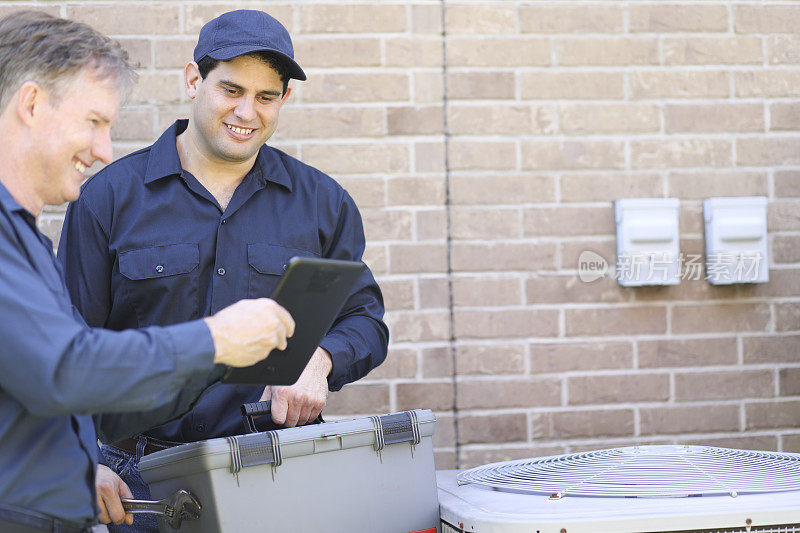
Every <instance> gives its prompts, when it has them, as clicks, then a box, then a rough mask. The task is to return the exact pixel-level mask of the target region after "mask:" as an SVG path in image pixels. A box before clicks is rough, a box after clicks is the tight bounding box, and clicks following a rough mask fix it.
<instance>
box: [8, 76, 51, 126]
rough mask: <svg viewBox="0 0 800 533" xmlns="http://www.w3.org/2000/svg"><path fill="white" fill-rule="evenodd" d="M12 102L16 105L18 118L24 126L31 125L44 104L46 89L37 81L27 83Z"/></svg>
mask: <svg viewBox="0 0 800 533" xmlns="http://www.w3.org/2000/svg"><path fill="white" fill-rule="evenodd" d="M12 98H15V99H16V100H12V102H14V103H15V104H16V108H17V116H18V117H19V119H20V120H21V121H22V122H23V123H24V124H27V125H29V124H31V123H32V121H33V120H34V118H35V117H36V113H37V111H38V110H39V107H40V106H41V105H42V104H44V98H45V94H44V89H43V88H42V86H41V85H39V84H38V83H36V82H35V81H26V82H25V83H23V84H22V86H21V87H20V88H19V89H17V93H16V96H15V97H12Z"/></svg>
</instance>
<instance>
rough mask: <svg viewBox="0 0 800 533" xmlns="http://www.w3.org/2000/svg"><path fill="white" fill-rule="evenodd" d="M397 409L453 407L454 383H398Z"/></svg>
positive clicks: (436, 409) (444, 408) (435, 409)
mask: <svg viewBox="0 0 800 533" xmlns="http://www.w3.org/2000/svg"><path fill="white" fill-rule="evenodd" d="M396 390H397V410H398V411H407V410H409V409H431V410H432V411H447V410H450V409H452V408H453V383H452V382H448V383H439V382H421V383H398V384H397V385H396Z"/></svg>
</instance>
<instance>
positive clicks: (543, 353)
mask: <svg viewBox="0 0 800 533" xmlns="http://www.w3.org/2000/svg"><path fill="white" fill-rule="evenodd" d="M530 352H531V353H530V368H531V372H532V373H535V374H546V373H550V372H569V371H573V370H580V371H587V370H604V369H626V368H627V369H629V368H631V367H632V366H633V348H632V346H631V344H630V343H628V342H605V343H596V342H593V343H573V342H562V343H552V344H531V345H530Z"/></svg>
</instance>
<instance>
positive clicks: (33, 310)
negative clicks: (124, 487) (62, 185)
mask: <svg viewBox="0 0 800 533" xmlns="http://www.w3.org/2000/svg"><path fill="white" fill-rule="evenodd" d="M0 317H1V319H0V342H1V343H2V345H3V347H2V350H0V507H6V508H11V509H14V508H20V509H29V510H36V511H40V512H42V513H45V514H48V515H51V516H55V517H57V518H60V519H62V520H68V521H71V522H75V523H78V524H88V523H91V522H94V521H95V517H96V515H97V509H96V499H95V487H94V476H95V464H96V462H97V455H98V453H97V436H96V434H95V427H94V424H93V421H92V418H91V417H90V416H88V415H91V414H94V413H99V412H102V411H106V410H113V411H118V412H119V411H140V410H153V411H151V412H149V413H138V414H135V415H131V416H127V415H126V416H125V421H126V423H128V422H131V421H132V422H133V424H134V425H138V426H139V427H142V426H144V427H147V426H146V424H148V423H149V424H151V425H152V424H153V423H154V421H155V420H157V421H158V422H163V421H164V420H169V419H170V418H173V417H175V416H177V415H178V414H180V413H181V412H185V411H186V410H187V409H188V408H189V407H190V405H191V401H192V400H193V399H194V397H193V396H192V394H194V395H196V394H197V393H199V392H200V391H202V390H203V389H205V388H206V387H207V386H208V381H209V374H210V373H211V372H212V370H213V369H214V365H213V357H214V343H213V341H212V339H211V334H210V332H209V331H208V328H207V327H206V325H205V324H204V323H203V322H201V321H195V322H192V323H189V324H182V325H179V326H172V327H169V328H160V327H154V328H148V329H146V330H143V331H124V332H115V331H107V330H99V329H91V328H89V327H88V326H87V325H86V323H85V322H84V321H83V319H82V318H81V317H80V315H79V314H78V313H77V311H76V310H75V309H74V307H73V306H72V304H71V302H70V298H69V293H68V292H67V287H66V285H65V284H64V279H63V276H62V273H61V269H60V265H59V264H58V262H57V261H56V259H55V257H54V256H53V245H52V243H51V242H50V240H49V239H48V238H47V237H45V236H44V235H42V234H41V233H40V232H39V230H38V229H37V228H36V222H35V220H34V217H33V215H31V213H29V212H28V211H27V210H25V209H24V208H23V207H21V206H20V205H19V204H18V203H17V202H16V201H15V200H14V198H13V197H12V196H11V194H10V193H9V192H8V190H7V189H6V188H5V187H4V186H3V185H1V184H0ZM217 370H218V371H219V370H220V369H217ZM218 377H219V375H217V379H218ZM179 391H182V392H181V393H180V394H177V393H178V392H179ZM176 395H177V403H175V404H173V405H172V406H169V407H162V408H160V409H157V408H158V407H159V406H164V405H165V404H166V402H170V401H172V402H175V401H176ZM103 418H104V420H105V422H106V423H107V426H106V429H107V435H109V436H117V435H120V433H117V430H118V429H119V427H120V426H119V424H118V420H116V419H115V416H114V415H108V416H106V417H103ZM98 420H101V419H100V418H98ZM158 422H156V423H158ZM101 423H102V422H101Z"/></svg>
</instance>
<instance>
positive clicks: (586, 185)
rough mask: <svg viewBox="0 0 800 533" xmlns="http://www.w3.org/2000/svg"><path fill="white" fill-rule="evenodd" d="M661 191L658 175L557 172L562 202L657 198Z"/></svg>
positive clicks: (660, 180)
mask: <svg viewBox="0 0 800 533" xmlns="http://www.w3.org/2000/svg"><path fill="white" fill-rule="evenodd" d="M663 194H664V185H663V179H662V177H661V176H660V175H658V174H640V173H621V172H613V173H591V174H586V173H581V174H562V175H561V201H562V202H611V201H614V200H616V199H618V198H658V197H662V196H663Z"/></svg>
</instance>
